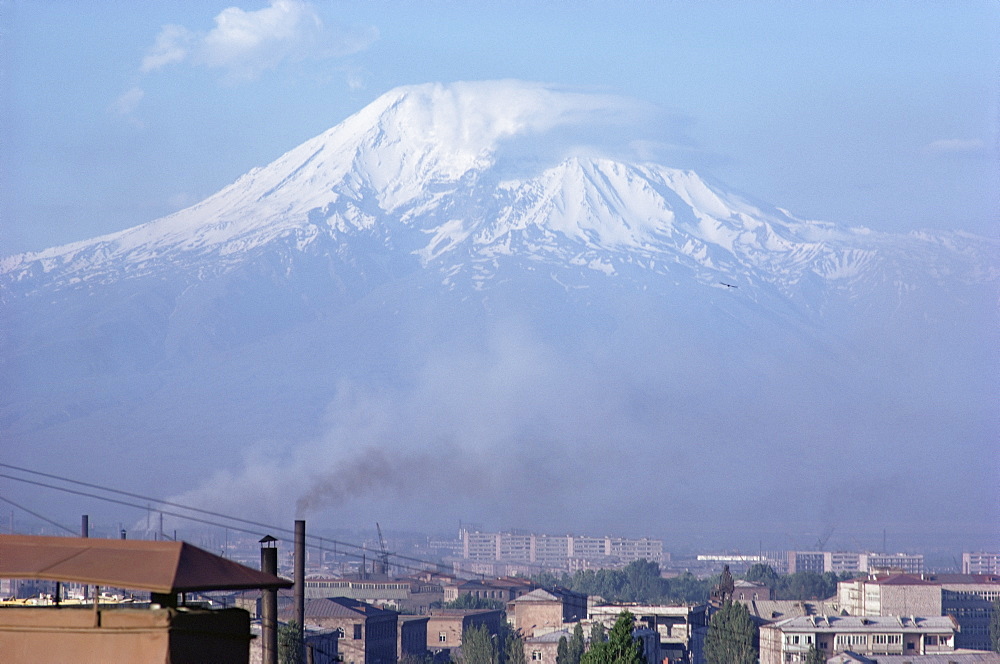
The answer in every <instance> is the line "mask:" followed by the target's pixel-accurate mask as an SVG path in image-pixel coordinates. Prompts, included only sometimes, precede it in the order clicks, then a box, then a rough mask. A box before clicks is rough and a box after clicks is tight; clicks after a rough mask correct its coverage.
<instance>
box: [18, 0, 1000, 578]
mask: <svg viewBox="0 0 1000 664" xmlns="http://www.w3.org/2000/svg"><path fill="white" fill-rule="evenodd" d="M232 2H233V0H226V1H225V2H200V3H166V2H151V3H141V5H136V6H129V7H125V6H120V5H117V4H114V3H18V2H10V1H6V2H3V1H0V31H2V35H3V36H2V37H0V90H2V97H0V105H2V109H3V120H2V121H0V131H2V134H0V142H2V143H3V145H4V148H3V150H0V183H2V189H0V386H2V387H0V441H2V446H0V465H2V467H0V499H2V500H3V501H4V502H3V503H2V504H0V507H2V510H0V515H2V519H0V521H2V522H3V523H4V524H7V523H8V516H9V523H10V525H11V529H12V530H16V531H18V532H25V533H27V532H32V533H36V532H37V533H49V534H65V533H61V532H58V528H57V526H59V525H61V524H62V525H66V524H68V525H72V524H74V522H75V521H76V520H78V519H79V518H80V515H81V514H89V515H90V519H91V523H92V524H95V526H97V527H98V528H103V529H104V530H106V531H107V532H108V533H117V532H118V530H119V529H121V530H126V531H132V530H136V531H141V530H147V531H150V530H151V529H153V526H152V525H151V519H152V518H153V515H157V513H158V512H164V513H165V517H164V518H166V526H163V528H164V529H165V531H169V532H174V531H177V532H178V533H179V534H180V535H179V536H180V537H184V536H185V532H190V533H194V532H196V531H197V530H198V529H201V531H204V529H206V528H209V529H211V528H212V527H216V528H217V526H213V521H214V517H211V516H209V514H208V513H209V512H211V513H213V514H216V515H218V514H222V515H229V516H235V517H238V518H240V519H245V520H247V521H246V522H247V523H249V522H255V523H270V524H285V526H286V527H289V528H290V527H291V524H292V522H293V521H294V520H295V519H305V520H307V521H308V523H309V524H310V525H309V527H310V531H311V532H314V533H321V532H328V533H331V537H332V536H335V534H336V533H353V534H356V535H357V537H358V538H359V539H363V538H365V537H370V536H371V531H372V529H373V528H374V527H375V525H374V524H376V523H378V524H380V529H384V530H385V531H386V532H388V533H397V534H398V533H426V534H428V535H429V536H439V535H441V534H447V535H448V537H454V536H455V534H456V533H457V532H458V528H459V525H460V524H461V523H465V524H468V523H470V522H471V523H475V524H477V527H479V528H481V529H483V530H484V531H491V532H492V531H496V532H513V531H519V532H520V531H523V532H534V533H551V534H560V535H565V534H567V533H572V534H577V535H594V536H606V535H607V536H621V537H630V538H646V537H648V538H655V539H658V540H662V542H663V548H664V550H666V551H684V552H694V551H706V552H708V551H738V550H743V551H747V550H754V551H756V550H759V549H788V550H792V549H801V550H810V549H811V548H813V547H815V545H816V544H817V543H820V544H822V545H823V547H825V548H826V549H828V550H851V551H882V550H891V551H908V552H918V553H919V552H925V551H927V552H932V551H933V552H936V553H935V555H938V556H939V559H940V560H943V561H945V562H947V563H948V564H949V565H950V563H951V561H952V560H953V559H952V558H951V557H950V556H953V555H960V554H961V553H962V552H963V551H987V550H994V551H995V550H997V549H998V547H1000V531H998V529H997V526H996V524H997V523H998V518H1000V490H998V487H1000V482H998V470H1000V444H998V443H1000V407H998V395H1000V288H998V284H1000V233H998V221H1000V205H998V201H1000V198H998V196H997V183H998V182H1000V177H998V176H1000V166H998V164H1000V160H998V156H1000V155H998V149H997V145H998V125H997V118H998V113H997V108H998V103H1000V102H998V100H1000V88H998V83H997V77H996V72H997V71H998V66H1000V39H997V36H998V34H1000V7H998V5H997V4H996V3H993V2H986V1H982V2H980V1H970V2H962V3H894V2H891V3H890V2H886V3H881V2H880V3H795V2H774V3H741V2H718V3H703V2H693V1H691V2H687V1H680V2H662V3H645V2H607V3H605V2H580V3H569V2H545V3H531V2H521V1H506V0H504V1H500V2H490V3H486V2H456V3H396V2H381V1H376V2H364V3H339V2H338V3H334V2H326V1H322V0H316V1H315V2H306V1H304V0H270V2H267V1H266V0H259V1H257V0H255V1H254V2H249V0H248V1H247V2H242V3H241V4H237V5H232V4H231V3H232ZM930 44H932V45H933V48H929V47H928V45H930ZM43 473H44V474H43ZM67 480H70V481H69V482H67ZM72 481H75V482H76V483H75V484H74V483H73V482H72ZM81 483H86V484H81ZM67 488H70V489H72V490H73V491H75V493H73V492H69V491H66V490H65V489H67ZM105 488H109V489H114V490H117V491H119V492H125V493H115V494H108V493H106V492H105V491H104V489H105ZM110 495H113V496H114V497H116V500H117V502H112V501H108V500H104V499H101V498H98V497H97V496H102V497H108V496H110ZM154 499H155V500H154ZM156 500H163V501H169V503H172V504H173V505H174V506H173V507H171V506H169V505H167V504H166V503H159V502H156ZM177 506H190V507H194V508H198V509H200V510H203V511H202V512H198V513H197V514H199V515H201V518H202V521H201V522H196V521H192V520H190V519H187V518H185V517H183V515H190V514H191V513H189V512H183V510H182V509H181V508H180V507H177ZM8 513H9V515H8ZM15 524H16V525H15ZM159 528H160V526H157V527H156V529H159ZM4 530H5V532H6V525H5V526H4ZM201 531H198V532H201ZM365 533H367V534H365ZM198 536H199V537H201V536H202V535H198ZM351 536H352V537H353V536H354V535H351ZM380 536H381V533H380ZM191 537H195V535H193V534H192V535H191ZM345 537H346V535H345Z"/></svg>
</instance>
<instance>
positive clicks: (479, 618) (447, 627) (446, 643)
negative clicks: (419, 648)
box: [427, 609, 503, 653]
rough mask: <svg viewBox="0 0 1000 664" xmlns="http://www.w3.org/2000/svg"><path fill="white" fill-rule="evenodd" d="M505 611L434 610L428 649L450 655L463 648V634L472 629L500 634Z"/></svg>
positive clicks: (430, 620) (428, 629) (428, 635)
mask: <svg viewBox="0 0 1000 664" xmlns="http://www.w3.org/2000/svg"><path fill="white" fill-rule="evenodd" d="M502 620H503V611H501V610H499V609H497V610H495V611H492V610H488V609H480V610H458V609H434V610H433V611H431V614H430V616H428V620H427V649H428V650H431V651H432V652H435V653H450V652H451V651H452V650H453V649H455V648H461V647H462V634H464V633H465V630H467V629H469V628H470V627H481V628H485V629H486V631H488V632H489V633H490V634H491V635H494V636H498V635H499V634H500V625H501V623H502Z"/></svg>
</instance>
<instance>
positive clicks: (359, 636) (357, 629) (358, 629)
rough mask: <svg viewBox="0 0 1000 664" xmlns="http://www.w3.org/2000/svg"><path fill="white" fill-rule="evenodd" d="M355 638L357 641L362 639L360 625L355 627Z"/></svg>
mask: <svg viewBox="0 0 1000 664" xmlns="http://www.w3.org/2000/svg"><path fill="white" fill-rule="evenodd" d="M354 638H355V639H360V638H361V625H360V624H359V625H355V626H354Z"/></svg>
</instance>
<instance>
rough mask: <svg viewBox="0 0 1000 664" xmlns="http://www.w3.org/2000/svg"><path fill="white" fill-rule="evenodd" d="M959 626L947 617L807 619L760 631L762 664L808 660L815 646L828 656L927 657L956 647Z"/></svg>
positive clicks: (772, 625) (827, 617)
mask: <svg viewBox="0 0 1000 664" xmlns="http://www.w3.org/2000/svg"><path fill="white" fill-rule="evenodd" d="M957 630H958V625H957V624H956V623H955V621H954V619H952V618H951V617H948V616H931V617H911V616H907V617H902V616H900V617H895V616H892V617H890V616H858V617H855V616H805V617H799V618H789V619H788V620H782V621H779V622H776V623H773V624H769V625H761V627H760V664H788V663H791V662H804V661H805V659H806V656H807V654H808V653H809V650H810V648H812V647H815V648H816V649H817V650H819V651H820V652H821V653H822V654H823V656H824V657H826V658H829V657H832V656H834V655H836V654H837V653H841V652H845V651H850V652H853V653H858V654H860V655H865V656H869V655H925V654H933V653H948V652H952V651H953V650H954V649H955V632H956V631H957Z"/></svg>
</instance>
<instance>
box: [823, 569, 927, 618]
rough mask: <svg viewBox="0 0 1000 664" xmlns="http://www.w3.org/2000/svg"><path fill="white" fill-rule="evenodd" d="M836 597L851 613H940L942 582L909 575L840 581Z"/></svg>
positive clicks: (854, 614) (903, 614) (864, 614)
mask: <svg viewBox="0 0 1000 664" xmlns="http://www.w3.org/2000/svg"><path fill="white" fill-rule="evenodd" d="M837 600H838V602H839V604H840V607H841V608H842V609H843V610H844V611H846V612H847V613H848V614H850V615H852V616H940V615H941V585H940V584H938V583H933V582H931V581H925V580H924V579H922V578H920V577H919V576H911V575H908V574H893V575H891V576H876V577H872V578H868V579H854V580H852V581H841V582H840V583H838V584H837Z"/></svg>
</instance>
